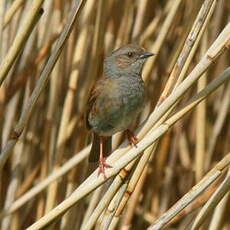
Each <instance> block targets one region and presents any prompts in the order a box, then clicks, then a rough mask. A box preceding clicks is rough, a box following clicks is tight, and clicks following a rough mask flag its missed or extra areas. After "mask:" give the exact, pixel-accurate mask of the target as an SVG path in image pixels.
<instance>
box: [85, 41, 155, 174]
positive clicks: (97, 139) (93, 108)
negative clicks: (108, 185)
mask: <svg viewBox="0 0 230 230" xmlns="http://www.w3.org/2000/svg"><path fill="white" fill-rule="evenodd" d="M153 55H155V54H154V53H151V52H146V51H145V50H144V48H142V47H140V46H139V45H137V44H127V45H124V46H122V47H121V48H119V49H116V50H114V51H113V52H112V53H111V54H110V55H109V56H107V57H105V59H104V63H103V74H102V77H101V78H100V79H99V80H98V81H97V82H96V83H95V85H94V86H93V87H92V89H91V90H90V93H89V97H88V101H87V105H86V112H85V120H86V127H87V129H88V130H89V131H91V132H92V133H93V140H92V146H91V150H90V154H89V159H88V160H89V162H98V161H99V171H98V175H100V174H101V173H102V174H103V175H104V177H106V174H105V169H106V168H111V167H112V166H110V165H109V164H107V163H106V157H107V156H108V155H109V154H110V153H111V150H112V136H113V135H114V134H115V133H117V132H121V131H126V134H127V137H128V140H129V142H130V144H133V145H134V146H136V147H137V142H138V139H137V137H136V136H135V135H134V134H133V132H132V131H131V130H130V129H129V127H130V125H131V124H132V123H133V122H134V121H135V120H136V118H137V117H138V115H139V114H140V113H141V111H142V110H143V108H144V104H145V103H144V102H145V98H146V92H145V85H144V81H143V79H142V69H143V65H144V63H145V62H146V60H147V58H149V57H151V56H153Z"/></svg>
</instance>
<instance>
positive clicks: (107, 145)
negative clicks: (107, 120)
mask: <svg viewBox="0 0 230 230" xmlns="http://www.w3.org/2000/svg"><path fill="white" fill-rule="evenodd" d="M102 146H103V156H104V157H107V156H108V155H109V154H110V153H111V151H112V137H103V144H102ZM99 156H100V137H99V136H98V135H97V134H95V133H94V134H93V144H92V147H91V150H90V154H89V162H97V161H98V160H99Z"/></svg>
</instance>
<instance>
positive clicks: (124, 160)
mask: <svg viewBox="0 0 230 230" xmlns="http://www.w3.org/2000/svg"><path fill="white" fill-rule="evenodd" d="M229 79H230V69H229V68H228V69H227V70H226V71H225V72H224V73H223V75H221V77H220V78H218V80H216V81H214V83H213V84H210V86H207V88H208V89H207V90H202V91H201V92H200V93H199V94H198V95H197V96H196V97H195V98H194V99H193V100H192V102H191V103H190V104H189V106H186V107H185V109H183V110H181V112H179V114H175V115H174V116H172V117H171V118H169V119H168V120H167V121H166V122H165V123H164V124H163V125H160V126H159V127H158V128H156V129H155V130H154V131H153V133H152V134H151V135H150V134H149V135H147V136H146V137H145V138H144V139H143V140H142V141H141V142H140V143H139V146H138V149H135V148H133V149H131V150H130V151H129V153H127V154H126V155H125V156H123V157H121V159H120V162H116V163H115V164H114V168H112V169H110V170H109V171H108V173H107V176H108V178H110V177H112V176H113V175H116V174H117V173H118V172H119V171H120V170H121V169H122V168H123V167H124V166H125V165H127V164H128V163H129V162H131V161H132V160H133V159H135V158H136V157H137V156H138V155H140V153H141V152H142V151H143V150H144V149H145V148H147V147H149V146H150V145H151V144H152V143H153V142H154V141H156V140H157V139H158V138H159V137H160V136H162V135H163V134H164V133H165V132H166V131H167V130H168V129H169V127H170V126H171V125H173V124H174V123H175V122H176V121H177V120H178V119H180V118H181V116H183V115H184V114H185V113H186V112H188V111H189V110H190V109H191V108H193V107H194V106H195V105H197V104H198V103H199V102H200V101H201V100H202V99H204V98H205V97H204V95H203V94H206V95H207V94H209V93H210V92H212V90H213V89H215V88H216V87H218V86H219V85H220V84H221V83H224V82H225V81H227V80H229ZM205 91H206V92H205ZM175 92H176V90H175ZM166 101H167V100H165V102H166ZM229 163H230V162H229V161H228V160H224V166H223V168H225V167H227V165H228V164H229ZM222 165H223V163H222V162H221V166H222ZM217 168H218V171H215V173H214V174H213V175H212V176H210V177H208V179H209V180H207V181H205V182H206V183H204V187H202V188H199V193H200V192H201V191H203V190H204V189H205V188H206V187H207V186H208V185H210V184H211V183H212V182H213V181H214V180H215V179H216V178H217V177H219V176H220V174H221V172H220V170H221V169H220V168H219V165H218V167H217ZM95 177H96V172H94V175H91V177H89V178H88V179H87V180H86V181H85V182H84V183H83V184H82V185H81V186H80V187H79V188H78V189H76V190H75V191H74V192H73V193H72V194H71V196H70V197H69V198H68V199H66V200H65V201H64V202H62V203H61V204H59V205H58V206H57V207H55V208H54V209H53V210H52V211H50V212H49V213H47V214H46V215H45V216H44V217H42V218H41V219H40V220H39V221H37V222H36V223H34V224H33V225H32V226H30V227H29V228H28V229H30V230H34V229H41V228H42V227H44V226H45V225H47V224H48V223H50V221H52V220H54V219H55V218H56V217H58V216H59V215H61V214H62V213H63V212H65V211H66V210H67V209H69V208H70V207H72V205H73V204H75V203H76V202H77V201H78V200H79V199H82V197H84V196H85V195H87V194H88V193H89V192H90V191H92V190H93V189H95V188H96V187H98V186H99V185H100V184H102V183H103V182H105V181H106V180H107V179H108V178H102V177H98V178H96V179H95ZM90 179H92V180H93V183H89V180H90ZM199 193H198V194H199ZM198 194H196V193H195V194H194V197H193V196H192V198H193V199H194V198H195V197H196V196H197V195H198ZM179 207H180V210H181V208H182V207H183V206H179ZM180 210H179V211H180ZM179 211H178V212H179ZM175 214H176V213H175ZM170 217H171V218H172V217H173V216H170ZM169 220H170V219H169Z"/></svg>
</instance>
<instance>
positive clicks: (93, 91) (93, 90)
mask: <svg viewBox="0 0 230 230" xmlns="http://www.w3.org/2000/svg"><path fill="white" fill-rule="evenodd" d="M99 86H100V84H98V83H97V84H96V85H94V86H93V87H92V88H91V90H90V93H89V97H88V101H87V105H86V113H85V124H86V128H88V129H90V128H91V127H90V124H89V121H88V117H89V113H90V111H91V109H92V108H93V105H94V103H95V101H96V99H97V96H98V95H99V92H100V90H99Z"/></svg>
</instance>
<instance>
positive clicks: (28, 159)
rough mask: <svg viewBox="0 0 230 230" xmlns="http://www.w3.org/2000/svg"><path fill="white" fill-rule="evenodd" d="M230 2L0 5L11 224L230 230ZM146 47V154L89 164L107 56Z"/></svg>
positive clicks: (141, 129) (1, 158)
mask: <svg viewBox="0 0 230 230" xmlns="http://www.w3.org/2000/svg"><path fill="white" fill-rule="evenodd" d="M229 12H230V3H229V1H224V0H218V1H215V0H205V1H204V0H193V1H190V0H184V1H183V0H169V1H160V0H155V1H150V0H136V1H134V0H110V1H103V0H97V1H96V0H87V1H86V0H85V1H84V0H82V1H80V0H79V1H77V0H73V1H71V0H66V1H61V0H49V1H47V0H30V1H26V0H14V1H13V0H1V1H0V41H1V42H0V63H1V64H0V113H1V122H0V146H1V155H0V170H1V171H0V173H1V174H0V176H1V180H0V184H1V185H0V186H1V187H0V191H1V192H0V201H1V202H0V205H1V212H0V220H1V222H0V224H1V227H0V229H2V230H8V229H12V230H16V229H19V230H21V229H30V230H34V229H42V228H46V229H63V230H72V229H76V230H78V229H81V230H86V229H109V230H112V229H122V230H126V229H134V230H136V229H138V230H139V229H150V230H156V229H181V230H183V229H193V230H194V229H209V230H227V229H230V221H229V212H230V208H229V207H230V193H229V190H230V170H229V164H230V152H229V151H230V125H229V122H230V120H229V115H230V111H229V104H230V82H229V79H230V68H229V64H230V54H229V50H227V49H228V48H229V46H230V23H229V19H230V14H229ZM133 42H135V43H138V44H140V45H141V46H143V47H145V49H146V50H148V51H151V52H154V53H156V54H157V55H156V56H154V57H153V58H151V59H149V60H148V61H147V63H146V65H145V67H144V72H143V79H144V81H145V83H146V88H147V91H148V96H149V100H148V102H147V104H146V106H145V109H144V111H143V113H142V114H141V116H140V117H139V119H138V121H137V123H136V127H134V130H136V134H137V137H138V139H139V143H138V148H135V147H134V148H132V147H131V146H129V145H128V143H127V141H126V140H125V136H124V135H123V134H122V133H118V134H116V135H115V136H114V138H113V149H114V150H115V151H114V153H113V154H112V155H111V156H110V157H109V158H108V162H109V164H111V165H112V166H113V168H112V169H108V170H107V171H106V174H107V178H104V177H103V176H102V175H101V176H99V177H98V176H97V165H91V164H89V163H88V161H87V156H88V154H89V145H90V141H91V140H90V136H91V135H90V133H88V132H87V130H86V128H85V126H84V111H85V105H86V102H87V97H88V94H89V91H90V88H91V87H92V85H93V84H94V82H95V81H96V80H97V79H99V78H100V76H101V73H102V67H103V58H104V57H105V56H106V55H107V54H109V53H110V52H111V51H112V50H114V49H115V48H118V47H120V46H122V45H124V44H127V43H133Z"/></svg>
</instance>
